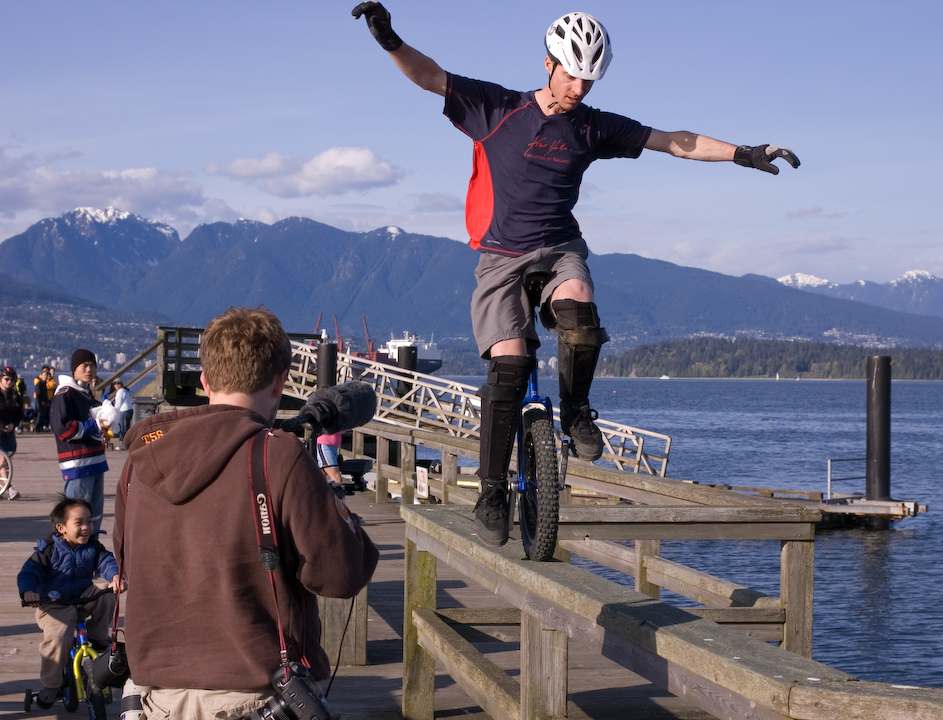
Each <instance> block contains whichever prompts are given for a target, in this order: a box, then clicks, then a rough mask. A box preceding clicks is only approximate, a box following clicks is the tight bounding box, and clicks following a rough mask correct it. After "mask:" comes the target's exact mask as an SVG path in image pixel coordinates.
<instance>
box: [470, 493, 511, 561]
mask: <svg viewBox="0 0 943 720" xmlns="http://www.w3.org/2000/svg"><path fill="white" fill-rule="evenodd" d="M509 519H510V509H509V505H508V484H507V481H503V482H501V481H499V482H494V481H492V480H482V481H481V492H480V493H479V495H478V502H477V503H475V532H476V533H477V534H478V539H479V540H480V541H481V543H482V545H487V546H488V547H501V546H502V545H504V544H505V543H506V542H507V541H508V520H509Z"/></svg>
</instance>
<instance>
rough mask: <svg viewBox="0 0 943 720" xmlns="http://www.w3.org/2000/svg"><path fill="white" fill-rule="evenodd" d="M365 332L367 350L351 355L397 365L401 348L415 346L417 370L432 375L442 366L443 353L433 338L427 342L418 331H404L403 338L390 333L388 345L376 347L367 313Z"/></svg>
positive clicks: (364, 321) (364, 318) (364, 325)
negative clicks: (368, 324) (368, 325)
mask: <svg viewBox="0 0 943 720" xmlns="http://www.w3.org/2000/svg"><path fill="white" fill-rule="evenodd" d="M363 332H364V335H365V336H366V338H367V352H365V353H364V352H352V353H351V355H353V356H355V357H364V358H367V359H368V360H373V361H374V362H381V363H385V364H387V365H397V364H398V361H399V350H400V348H404V347H415V348H416V372H421V373H423V374H425V375H431V374H432V373H434V372H435V371H436V370H438V369H439V368H441V367H442V353H441V352H440V351H439V348H438V346H437V345H436V344H435V342H434V341H432V340H430V341H429V342H426V341H425V340H423V339H422V338H421V337H419V335H417V334H416V333H409V332H404V333H403V337H401V338H395V337H393V335H392V334H390V339H389V341H388V342H387V343H386V345H381V346H380V347H378V348H375V347H374V345H373V340H372V339H371V338H370V330H369V329H367V317H366V315H365V316H364V317H363Z"/></svg>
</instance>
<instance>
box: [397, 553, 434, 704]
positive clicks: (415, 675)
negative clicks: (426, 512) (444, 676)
mask: <svg viewBox="0 0 943 720" xmlns="http://www.w3.org/2000/svg"><path fill="white" fill-rule="evenodd" d="M405 563H406V580H405V587H404V595H403V702H402V711H403V718H404V720H433V715H434V712H433V699H434V691H435V658H433V657H432V655H430V654H429V653H427V652H426V651H425V650H423V649H422V648H421V647H419V637H418V633H417V632H416V626H415V624H414V623H413V610H420V609H426V608H428V609H432V610H434V609H435V606H436V559H435V555H433V554H432V553H428V552H424V551H420V550H419V548H418V547H416V543H414V542H413V541H412V540H407V541H406V558H405Z"/></svg>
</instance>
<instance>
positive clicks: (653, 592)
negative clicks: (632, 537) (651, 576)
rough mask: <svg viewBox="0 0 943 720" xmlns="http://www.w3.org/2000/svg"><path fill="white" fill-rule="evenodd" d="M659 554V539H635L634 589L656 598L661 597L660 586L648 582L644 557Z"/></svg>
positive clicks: (657, 555)
mask: <svg viewBox="0 0 943 720" xmlns="http://www.w3.org/2000/svg"><path fill="white" fill-rule="evenodd" d="M651 555H654V556H655V557H659V556H660V555H661V540H636V541H635V589H636V590H637V591H638V592H640V593H642V594H644V595H648V596H649V597H652V598H655V599H656V600H658V599H660V598H661V588H660V587H659V586H658V585H655V584H654V583H650V582H648V569H647V568H646V567H645V557H646V556H651Z"/></svg>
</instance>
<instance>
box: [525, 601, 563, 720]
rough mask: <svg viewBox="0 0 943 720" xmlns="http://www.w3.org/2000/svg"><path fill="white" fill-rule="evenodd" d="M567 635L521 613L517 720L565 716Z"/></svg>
mask: <svg viewBox="0 0 943 720" xmlns="http://www.w3.org/2000/svg"><path fill="white" fill-rule="evenodd" d="M567 658H568V648H567V636H566V635H565V634H564V633H562V632H559V631H558V630H555V629H553V628H552V627H548V626H547V625H544V624H543V623H542V622H540V620H538V619H537V618H535V617H534V616H532V615H529V614H527V613H521V707H520V718H521V720H539V719H540V718H562V717H566V694H567Z"/></svg>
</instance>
